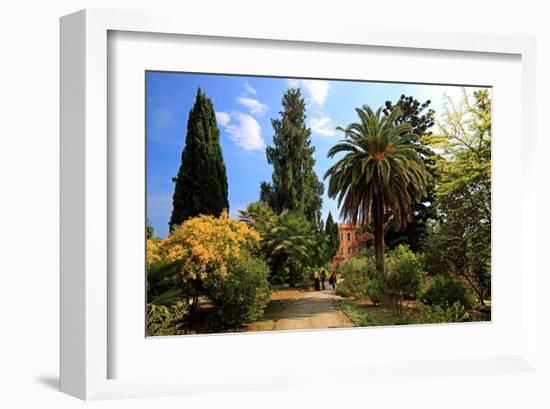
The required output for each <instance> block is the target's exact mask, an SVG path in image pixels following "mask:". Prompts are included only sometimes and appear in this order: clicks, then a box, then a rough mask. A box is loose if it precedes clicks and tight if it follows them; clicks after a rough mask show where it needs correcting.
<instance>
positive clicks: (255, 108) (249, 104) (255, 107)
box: [237, 97, 267, 115]
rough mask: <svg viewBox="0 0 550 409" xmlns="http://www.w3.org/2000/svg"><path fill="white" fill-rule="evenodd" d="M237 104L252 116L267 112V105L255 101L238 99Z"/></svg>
mask: <svg viewBox="0 0 550 409" xmlns="http://www.w3.org/2000/svg"><path fill="white" fill-rule="evenodd" d="M237 102H238V103H239V104H241V105H243V106H244V107H246V108H248V109H249V110H250V113H252V114H259V115H262V114H265V113H266V112H267V105H266V104H263V103H261V102H260V101H258V100H257V99H253V98H247V97H238V98H237Z"/></svg>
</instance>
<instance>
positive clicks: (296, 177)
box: [260, 88, 324, 230]
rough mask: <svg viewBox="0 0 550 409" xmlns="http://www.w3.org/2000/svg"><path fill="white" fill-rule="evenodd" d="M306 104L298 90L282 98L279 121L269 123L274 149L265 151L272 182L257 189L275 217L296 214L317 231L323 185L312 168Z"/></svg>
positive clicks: (313, 161)
mask: <svg viewBox="0 0 550 409" xmlns="http://www.w3.org/2000/svg"><path fill="white" fill-rule="evenodd" d="M305 111H306V104H305V102H304V99H303V97H302V93H301V91H300V89H295V88H291V89H288V90H287V91H286V92H285V94H284V95H283V99H282V111H280V118H274V119H272V120H271V124H272V126H273V130H274V135H273V146H268V147H267V149H266V155H267V161H268V163H269V164H270V165H273V174H272V178H271V179H272V180H271V182H270V183H268V182H263V183H262V184H261V187H260V190H261V191H260V200H261V201H262V202H264V203H267V204H268V205H269V206H270V207H271V208H272V209H273V210H274V211H275V213H277V214H280V213H282V212H283V211H284V210H291V211H299V212H302V213H303V214H304V216H305V217H306V219H307V220H309V222H310V223H312V224H313V226H315V227H316V229H317V230H320V226H321V207H322V194H323V190H324V187H323V184H322V183H321V181H320V180H319V179H318V178H317V175H316V174H315V171H314V169H313V166H314V165H315V159H313V153H314V152H315V148H314V147H313V146H312V145H311V130H310V129H309V128H308V127H307V126H306V124H305V120H306V113H305Z"/></svg>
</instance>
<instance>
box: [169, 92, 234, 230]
mask: <svg viewBox="0 0 550 409" xmlns="http://www.w3.org/2000/svg"><path fill="white" fill-rule="evenodd" d="M173 181H174V182H175V188H174V195H173V198H172V204H173V209H172V215H171V217H170V222H169V225H170V231H172V230H173V229H174V227H175V226H177V225H179V224H181V223H183V222H184V221H185V220H187V219H189V218H191V217H195V216H199V215H201V214H204V215H213V216H219V215H220V214H221V213H222V212H223V211H224V210H227V211H228V210H229V201H228V196H227V195H228V186H227V175H226V170H225V164H224V161H223V155H222V149H221V146H220V131H219V129H218V126H217V123H216V116H215V113H214V106H213V104H212V101H211V100H210V99H209V98H208V97H207V96H206V94H205V93H204V92H202V91H201V89H200V88H199V89H198V90H197V96H196V99H195V104H194V106H193V108H192V109H191V111H190V112H189V119H188V121H187V136H186V138H185V148H184V149H183V151H182V153H181V165H180V168H179V171H178V174H177V176H176V177H175V178H174V179H173Z"/></svg>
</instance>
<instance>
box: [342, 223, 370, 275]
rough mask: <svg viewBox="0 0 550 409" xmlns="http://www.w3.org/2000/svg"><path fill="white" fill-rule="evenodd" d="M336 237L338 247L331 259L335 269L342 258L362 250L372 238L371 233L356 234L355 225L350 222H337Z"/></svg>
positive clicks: (344, 258)
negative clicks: (338, 241) (337, 238)
mask: <svg viewBox="0 0 550 409" xmlns="http://www.w3.org/2000/svg"><path fill="white" fill-rule="evenodd" d="M338 237H339V239H340V247H339V248H338V251H337V252H336V255H335V256H334V258H333V259H332V268H333V269H337V268H338V266H339V265H340V263H341V262H343V261H344V260H346V259H348V258H350V257H352V256H353V255H355V254H359V253H360V252H362V251H364V250H365V249H366V248H367V245H368V244H369V242H372V241H373V240H374V236H373V235H372V234H371V233H368V232H366V233H363V234H357V227H356V226H352V225H351V224H350V223H338Z"/></svg>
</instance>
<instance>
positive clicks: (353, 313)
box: [339, 300, 402, 327]
mask: <svg viewBox="0 0 550 409" xmlns="http://www.w3.org/2000/svg"><path fill="white" fill-rule="evenodd" d="M339 303H340V308H342V310H343V311H344V313H345V314H346V315H347V316H348V317H349V319H350V320H351V321H352V322H353V323H354V324H355V325H356V326H358V327H372V326H381V325H396V324H402V322H401V321H402V320H400V319H399V317H396V316H394V315H393V314H392V313H391V312H390V311H388V310H386V309H384V308H382V307H376V306H374V305H370V304H365V303H360V302H357V301H355V302H354V301H351V300H340V301H339Z"/></svg>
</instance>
